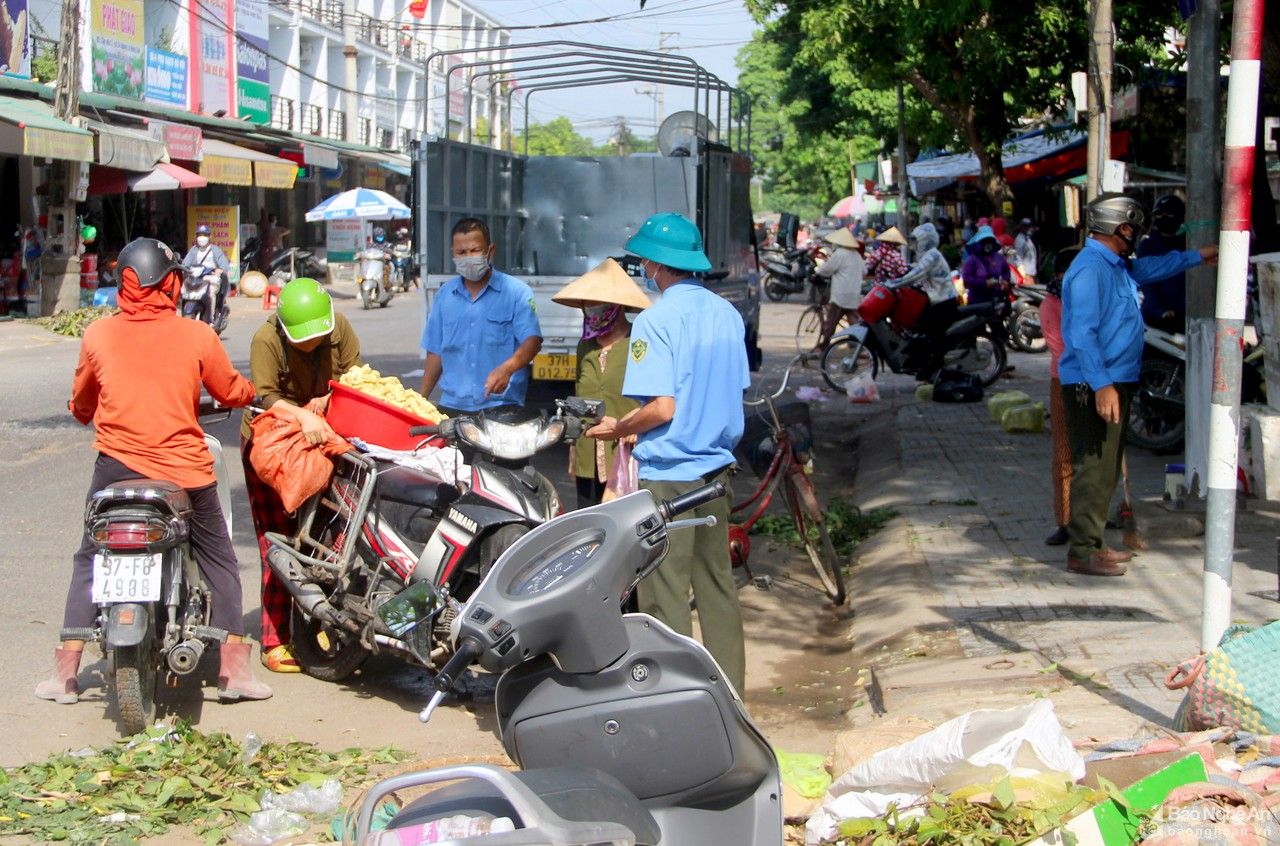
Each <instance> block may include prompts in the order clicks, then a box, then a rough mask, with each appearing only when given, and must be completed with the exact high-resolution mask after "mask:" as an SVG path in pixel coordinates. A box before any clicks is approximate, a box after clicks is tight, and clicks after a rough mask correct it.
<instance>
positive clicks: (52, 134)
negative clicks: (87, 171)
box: [22, 126, 93, 162]
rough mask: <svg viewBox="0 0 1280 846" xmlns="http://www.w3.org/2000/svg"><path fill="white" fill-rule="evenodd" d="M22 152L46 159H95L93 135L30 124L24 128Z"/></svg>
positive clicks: (78, 160)
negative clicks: (42, 127)
mask: <svg viewBox="0 0 1280 846" xmlns="http://www.w3.org/2000/svg"><path fill="white" fill-rule="evenodd" d="M22 153H23V155H26V156H39V157H43V158H46V159H67V160H70V161H77V162H91V161H93V136H92V135H90V134H89V133H87V132H86V133H84V134H81V133H78V132H59V131H57V130H56V129H41V128H40V127H38V126H28V127H26V128H25V129H23V130H22Z"/></svg>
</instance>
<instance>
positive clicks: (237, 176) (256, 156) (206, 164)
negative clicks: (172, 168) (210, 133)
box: [200, 138, 298, 188]
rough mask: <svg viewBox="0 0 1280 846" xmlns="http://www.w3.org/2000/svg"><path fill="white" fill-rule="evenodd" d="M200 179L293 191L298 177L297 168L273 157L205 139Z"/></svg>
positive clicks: (223, 183) (221, 183) (290, 163)
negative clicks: (291, 189) (290, 189)
mask: <svg viewBox="0 0 1280 846" xmlns="http://www.w3.org/2000/svg"><path fill="white" fill-rule="evenodd" d="M200 175H201V176H203V177H204V178H205V179H207V180H209V181H210V182H214V183H217V184H219V185H257V186H259V187H261V188H292V187H293V181H294V179H295V178H297V176H298V166H297V164H295V163H294V162H291V161H289V160H288V159H282V158H280V157H279V156H273V155H271V154H270V153H262V152H259V151H258V150H250V149H249V148H248V147H240V146H237V145H235V144H228V143H227V142H226V141H219V140H217V139H216V138H205V139H204V158H203V159H202V160H201V162H200Z"/></svg>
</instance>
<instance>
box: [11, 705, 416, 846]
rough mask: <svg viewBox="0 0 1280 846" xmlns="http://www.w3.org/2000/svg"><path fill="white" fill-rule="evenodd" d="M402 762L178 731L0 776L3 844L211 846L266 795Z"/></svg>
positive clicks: (388, 756)
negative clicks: (190, 836)
mask: <svg viewBox="0 0 1280 846" xmlns="http://www.w3.org/2000/svg"><path fill="white" fill-rule="evenodd" d="M406 757H407V753H405V752H402V751H400V750H397V749H393V748H390V747H387V748H383V749H376V750H364V749H358V748H352V749H344V750H342V751H341V752H322V751H320V750H319V749H318V748H316V746H315V745H314V744H310V743H301V742H298V741H293V742H289V743H264V744H262V746H261V748H260V749H258V750H257V751H256V752H255V753H252V754H248V755H247V754H246V753H245V750H244V749H242V747H241V745H240V744H239V743H237V742H236V741H235V740H233V739H231V737H229V736H228V735H226V734H222V733H214V734H209V735H205V734H202V733H200V732H199V731H197V730H195V729H194V728H192V727H191V725H190V724H189V723H187V722H185V721H181V722H179V723H177V724H176V725H175V726H173V727H166V726H157V727H155V728H152V729H148V730H147V731H146V732H144V733H142V734H138V735H135V736H134V737H132V738H130V739H127V740H121V741H118V742H116V743H115V744H113V745H112V746H110V747H107V748H105V749H102V750H84V751H82V752H76V753H70V754H63V755H57V756H55V757H52V758H50V759H48V760H46V761H43V762H39V763H33V764H27V765H25V766H22V767H17V768H15V769H11V770H3V771H0V838H2V837H4V836H6V835H9V836H17V835H25V836H27V837H29V838H31V839H32V840H34V841H35V842H39V843H46V842H51V841H53V842H57V841H65V842H68V843H133V842H137V841H138V840H139V839H140V838H142V837H154V836H156V835H160V834H163V833H164V832H165V831H167V830H168V829H169V827H170V826H191V827H192V828H193V829H194V830H195V831H196V832H197V833H198V834H199V835H200V836H202V837H203V838H204V841H205V843H206V844H215V843H220V842H223V841H224V840H225V836H226V833H227V832H229V831H231V830H232V829H233V828H235V826H236V824H237V823H240V822H243V821H244V820H246V819H247V818H248V816H249V814H251V813H253V812H254V811H257V810H260V808H259V805H258V798H259V797H260V796H261V795H262V793H263V791H274V792H284V791H287V790H289V789H292V788H294V787H297V786H299V785H302V784H312V785H319V784H321V783H323V782H324V780H325V779H326V778H330V777H332V778H337V779H338V780H339V781H340V782H341V783H342V785H343V787H344V788H350V787H353V786H359V785H360V784H363V783H364V782H366V781H370V780H372V776H371V774H370V768H371V767H373V766H375V765H379V764H392V763H396V762H398V761H402V760H404V759H405V758H406ZM246 758H248V760H245V759H246Z"/></svg>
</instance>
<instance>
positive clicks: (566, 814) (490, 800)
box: [388, 767, 662, 846]
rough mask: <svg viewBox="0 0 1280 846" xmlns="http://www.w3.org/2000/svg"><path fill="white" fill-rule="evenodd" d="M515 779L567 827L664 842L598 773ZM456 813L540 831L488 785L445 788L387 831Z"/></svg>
mask: <svg viewBox="0 0 1280 846" xmlns="http://www.w3.org/2000/svg"><path fill="white" fill-rule="evenodd" d="M512 775H514V776H515V777H516V778H517V779H519V780H520V781H521V782H523V783H524V785H525V786H526V787H528V788H529V789H530V790H532V791H533V792H534V793H535V794H537V796H538V798H540V799H541V800H542V801H543V802H545V803H546V804H547V807H548V808H550V809H551V810H552V811H554V812H555V813H556V814H558V815H559V816H561V817H563V818H564V819H565V820H567V821H569V822H582V823H596V822H615V823H618V824H619V825H624V826H626V827H627V828H629V829H631V833H632V834H634V835H635V837H636V844H637V846H654V844H656V843H658V841H659V840H660V839H661V837H662V831H661V829H659V828H658V823H657V821H656V820H654V818H653V815H652V814H650V813H649V811H648V810H647V809H646V808H645V807H644V805H642V804H640V800H638V799H636V797H635V796H634V795H632V794H631V792H630V791H628V790H627V789H626V788H625V787H623V786H622V784H621V782H619V781H618V780H617V779H615V778H613V777H612V776H610V775H609V774H607V773H604V772H601V771H600V770H594V769H571V768H568V767H547V768H543V769H535V770H525V771H522V772H516V773H512ZM454 814H467V815H469V816H477V815H488V816H490V817H493V818H497V817H507V818H509V819H510V820H511V821H512V822H514V823H515V824H516V825H517V826H522V827H531V826H536V825H537V822H538V821H537V820H522V819H520V817H519V815H518V814H517V813H516V810H515V808H513V807H512V806H511V803H510V802H508V801H507V800H506V798H504V797H503V795H502V793H501V792H499V790H498V789H497V788H496V787H494V786H493V785H491V784H489V783H488V782H483V781H479V780H465V781H456V782H453V783H451V784H447V785H445V786H444V787H441V788H439V789H437V790H433V791H432V792H431V793H429V794H427V795H426V796H424V797H422V798H421V799H418V800H416V801H414V802H411V803H410V804H408V805H406V806H405V808H404V810H402V811H401V812H400V813H398V814H396V817H395V819H394V820H392V821H391V824H390V825H389V826H388V828H390V829H398V828H407V827H408V826H411V825H418V824H421V823H425V822H430V821H431V820H435V819H441V818H443V817H449V816H453V815H454Z"/></svg>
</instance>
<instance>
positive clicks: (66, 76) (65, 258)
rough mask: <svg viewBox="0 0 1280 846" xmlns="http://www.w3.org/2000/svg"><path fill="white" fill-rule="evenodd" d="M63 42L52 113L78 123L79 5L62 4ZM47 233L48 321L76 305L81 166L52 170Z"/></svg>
mask: <svg viewBox="0 0 1280 846" xmlns="http://www.w3.org/2000/svg"><path fill="white" fill-rule="evenodd" d="M61 36H62V43H61V44H60V45H59V48H58V59H59V61H58V81H57V89H56V90H55V92H54V99H53V110H54V114H55V116H56V117H57V118H58V119H59V120H63V121H66V122H67V123H70V124H77V125H78V124H79V123H80V1H79V0H64V2H63V4H62V22H61ZM50 170H51V171H52V179H51V180H50V182H51V183H52V184H51V186H50V187H51V189H52V190H51V191H50V192H49V231H48V232H47V233H46V243H45V255H44V257H43V258H42V259H41V262H40V313H41V314H42V315H45V316H46V317H47V316H49V315H51V314H55V313H57V312H59V311H70V310H73V309H75V308H77V307H78V306H79V305H80V265H79V256H78V255H76V253H77V252H78V248H79V246H80V227H79V226H77V225H76V223H77V220H76V196H75V195H76V192H77V190H78V189H77V186H78V184H79V182H80V175H81V170H82V165H81V163H80V162H72V161H63V160H58V161H55V162H53V163H52V164H51V165H50Z"/></svg>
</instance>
